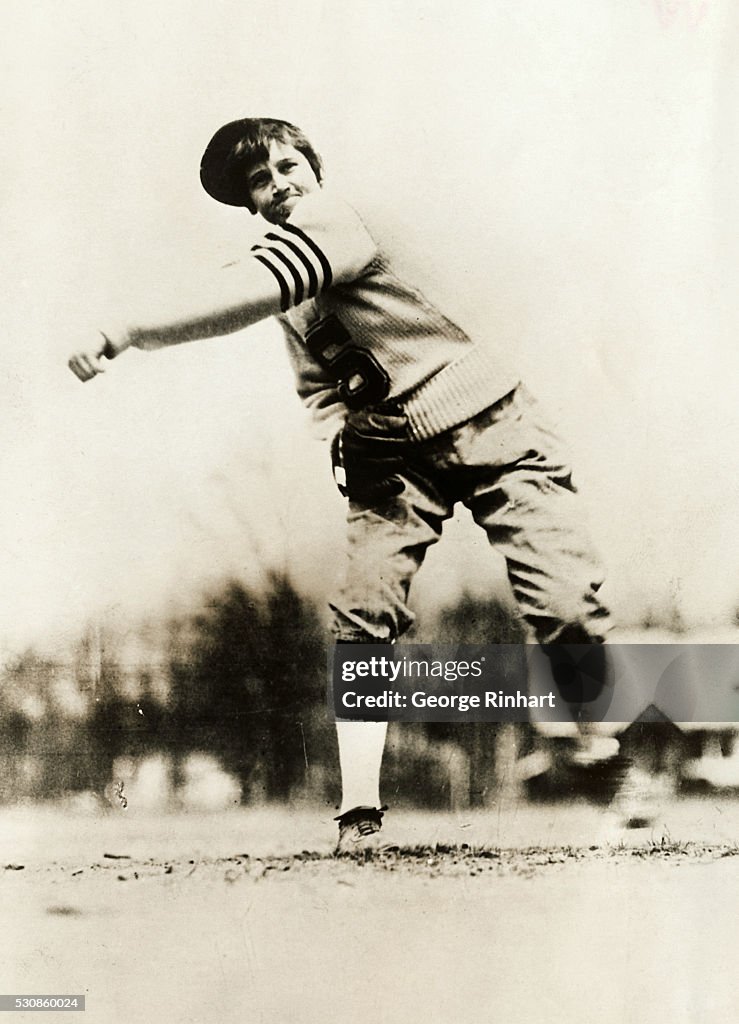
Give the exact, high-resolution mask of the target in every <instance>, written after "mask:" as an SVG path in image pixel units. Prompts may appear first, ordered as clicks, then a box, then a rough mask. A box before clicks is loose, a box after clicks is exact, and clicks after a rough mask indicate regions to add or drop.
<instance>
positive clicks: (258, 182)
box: [249, 174, 269, 188]
mask: <svg viewBox="0 0 739 1024" xmlns="http://www.w3.org/2000/svg"><path fill="white" fill-rule="evenodd" d="M268 180H269V179H268V178H267V175H266V174H255V175H254V176H253V177H252V178H249V188H264V186H265V185H266V184H267V183H268Z"/></svg>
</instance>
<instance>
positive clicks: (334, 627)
mask: <svg viewBox="0 0 739 1024" xmlns="http://www.w3.org/2000/svg"><path fill="white" fill-rule="evenodd" d="M330 608H331V611H332V621H331V632H332V634H333V636H334V638H335V640H336V641H337V643H350V644H391V643H394V642H395V641H396V640H397V639H398V638H399V637H401V636H402V635H403V634H404V633H405V632H406V631H407V630H408V629H410V627H411V626H412V625H413V622H414V618H415V616H414V615H413V613H412V612H411V611H410V609H409V608H408V607H407V606H406V605H405V603H403V602H402V601H399V600H398V599H397V597H396V596H395V595H393V594H392V593H390V592H384V593H378V594H377V595H376V596H375V598H374V599H372V598H371V597H370V596H369V595H364V597H363V600H361V601H352V600H350V599H349V598H348V597H347V596H345V597H343V598H340V599H338V600H337V601H336V602H335V603H332V604H331V605H330Z"/></svg>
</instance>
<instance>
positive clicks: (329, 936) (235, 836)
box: [0, 800, 739, 1024]
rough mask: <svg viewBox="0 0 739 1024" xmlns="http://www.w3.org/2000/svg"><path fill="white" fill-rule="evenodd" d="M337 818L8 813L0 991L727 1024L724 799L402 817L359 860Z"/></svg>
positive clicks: (275, 1013)
mask: <svg viewBox="0 0 739 1024" xmlns="http://www.w3.org/2000/svg"><path fill="white" fill-rule="evenodd" d="M332 813H333V811H332V810H330V809H328V810H326V811H325V812H323V813H321V812H319V813H316V812H314V811H310V810H307V809H295V810H293V811H288V810H279V811H276V810H268V809H262V810H251V811H250V810H243V809H240V810H237V811H233V812H231V813H228V814H214V815H160V816H152V815H144V814H140V815H139V814H136V813H135V809H133V810H129V811H127V812H125V813H124V812H112V811H111V812H108V813H105V814H103V813H100V812H96V813H93V812H92V811H90V810H87V809H86V810H81V809H80V808H74V807H69V808H66V809H62V808H44V809H41V810H39V809H34V810H30V809H13V810H4V811H3V812H2V814H0V835H1V836H2V854H1V855H0V857H1V858H2V861H1V863H0V885H1V886H2V898H1V900H0V905H1V906H2V929H0V964H1V965H2V966H0V972H1V973H2V977H3V981H2V985H0V991H2V992H3V993H8V994H33V993H38V994H73V993H76V994H85V996H86V999H87V1009H86V1012H85V1014H84V1016H83V1017H82V1019H83V1020H84V1021H86V1022H87V1024H93V1022H95V1024H119V1022H120V1024H135V1022H146V1024H185V1022H188V1024H189V1022H193V1024H195V1022H197V1024H211V1022H212V1024H230V1022H237V1021H238V1022H240V1024H251V1022H260V1024H261V1022H269V1024H292V1022H295V1024H298V1022H300V1024H318V1022H333V1021H337V1022H339V1021H342V1022H343V1021H352V1022H353V1024H365V1022H370V1021H372V1022H396V1021H397V1022H403V1024H415V1022H416V1021H418V1022H423V1024H467V1022H469V1024H472V1022H475V1024H478V1022H497V1021H501V1022H506V1024H529V1022H531V1024H534V1022H535V1024H545V1022H546V1024H548V1022H559V1021H567V1022H568V1024H578V1022H588V1024H593V1022H603V1024H605V1022H611V1021H613V1022H619V1024H631V1022H639V1024H641V1022H651V1021H660V1022H663V1021H667V1022H670V1024H682V1022H686V1024H687V1022H690V1024H695V1022H703V1021H705V1022H710V1024H724V1022H726V1024H729V1022H733V1021H735V1020H737V1019H738V1017H739V982H737V972H736V954H737V950H738V949H739V941H738V940H739V930H738V928H737V917H738V916H739V915H737V906H738V905H739V901H738V900H737V897H738V896H739V803H738V802H736V801H726V800H723V801H720V800H709V801H703V802H698V801H681V802H677V803H675V804H674V805H672V806H671V807H670V808H668V809H667V810H666V811H663V813H661V814H660V816H659V818H658V820H657V821H656V822H655V825H654V826H653V827H652V828H651V829H640V830H636V831H631V832H624V831H622V830H621V829H620V828H619V825H618V821H617V820H616V818H615V816H614V815H613V814H612V813H611V812H609V811H607V810H603V809H598V808H594V807H588V806H585V805H576V806H570V807H533V808H532V807H530V806H528V805H525V804H521V805H514V806H508V807H500V808H498V809H495V810H493V811H488V812H485V813H483V812H474V813H468V814H462V815H444V814H440V815H429V814H420V813H411V812H402V811H398V812H397V814H395V815H393V818H394V822H393V829H392V836H391V838H393V839H394V840H397V841H399V842H400V843H401V844H402V846H403V847H404V849H405V852H403V853H401V854H400V855H395V854H393V855H386V856H384V857H382V858H380V859H376V860H371V861H367V862H366V863H354V862H345V861H335V860H333V859H332V858H331V857H330V848H331V843H332V840H333V828H334V826H333V824H332V822H331V815H332ZM388 825H390V820H388ZM8 1019H9V1020H18V1021H26V1020H36V1021H38V1020H39V1019H40V1020H46V1021H53V1020H59V1019H61V1020H67V1021H68V1020H69V1019H70V1016H69V1014H66V1013H64V1014H62V1013H60V1012H47V1013H46V1014H45V1015H44V1016H41V1017H40V1018H39V1016H38V1014H37V1013H33V1014H32V1013H28V1012H27V1013H18V1012H13V1013H11V1014H9V1017H8ZM71 1019H74V1018H71Z"/></svg>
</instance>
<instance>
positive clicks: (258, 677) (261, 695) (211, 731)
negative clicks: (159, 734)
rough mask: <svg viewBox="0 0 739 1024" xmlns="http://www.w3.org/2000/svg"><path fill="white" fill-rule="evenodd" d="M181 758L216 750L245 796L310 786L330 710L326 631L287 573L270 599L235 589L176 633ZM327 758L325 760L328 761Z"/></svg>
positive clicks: (280, 795) (175, 716)
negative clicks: (314, 751)
mask: <svg viewBox="0 0 739 1024" xmlns="http://www.w3.org/2000/svg"><path fill="white" fill-rule="evenodd" d="M170 642H171V648H172V653H171V716H170V718H169V742H170V746H171V748H172V749H173V750H178V749H179V750H183V749H184V750H207V751H211V752H213V753H215V754H217V755H218V756H220V758H221V759H222V762H223V764H224V767H225V768H226V769H227V770H228V771H231V772H233V773H234V774H235V775H236V776H237V777H238V778H239V780H240V782H241V784H242V788H243V790H244V792H245V793H247V794H248V793H250V794H251V795H252V796H257V795H262V796H264V797H265V798H266V799H285V798H287V797H288V796H289V795H290V794H291V792H293V791H294V790H296V789H297V788H298V787H299V786H301V784H302V783H304V781H305V771H306V766H307V762H308V758H309V752H308V744H309V743H310V746H311V747H312V746H313V745H314V742H315V743H316V745H318V742H317V740H316V735H315V733H316V728H318V730H319V731H320V729H321V727H320V725H318V723H319V722H320V721H321V719H325V718H327V716H326V715H325V713H324V714H323V715H317V714H316V711H317V709H321V710H323V708H324V706H325V684H326V662H325V658H326V644H325V631H324V627H323V624H322V622H321V619H320V616H319V614H318V611H317V608H316V606H315V605H314V604H313V603H312V602H311V601H309V600H308V599H307V598H305V597H304V596H303V595H301V594H300V593H299V592H298V591H297V589H296V588H295V586H294V584H293V583H292V581H291V580H290V579H289V578H288V577H287V576H286V575H285V574H282V573H273V574H271V575H270V576H269V578H268V580H267V584H266V586H265V587H264V588H263V590H260V592H256V591H252V590H249V589H247V588H246V587H245V586H244V585H243V584H242V583H239V582H236V581H231V582H230V583H228V584H227V585H226V587H225V588H224V589H223V590H222V591H221V592H220V593H219V594H217V595H216V596H215V597H214V598H213V599H212V600H211V601H210V602H209V604H208V607H207V610H206V611H204V612H203V613H201V614H200V615H198V616H196V617H195V618H193V619H192V620H191V621H190V622H189V623H188V624H186V625H183V624H182V623H179V624H173V626H172V629H171V635H170ZM321 753H322V751H321Z"/></svg>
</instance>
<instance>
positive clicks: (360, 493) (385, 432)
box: [332, 410, 409, 507]
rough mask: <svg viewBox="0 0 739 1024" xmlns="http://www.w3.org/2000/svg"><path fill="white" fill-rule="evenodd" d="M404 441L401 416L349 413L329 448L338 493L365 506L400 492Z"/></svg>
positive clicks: (407, 441) (403, 423) (403, 417)
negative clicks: (399, 474)
mask: <svg viewBox="0 0 739 1024" xmlns="http://www.w3.org/2000/svg"><path fill="white" fill-rule="evenodd" d="M408 444H409V440H408V423H407V420H406V418H405V416H403V415H401V414H395V413H384V412H382V413H380V412H377V411H368V410H364V411H360V412H350V413H349V415H348V416H347V420H346V424H345V426H344V429H343V430H342V431H341V433H340V434H338V435H337V437H336V439H335V441H334V444H333V449H332V455H333V462H334V478H335V479H336V483H337V486H338V488H339V490H340V491H341V493H342V494H343V495H344V496H345V497H348V498H349V499H350V500H351V501H356V502H359V503H360V504H362V505H366V506H368V507H372V506H374V505H379V504H380V503H382V502H383V501H387V500H388V499H389V498H393V497H395V496H396V495H398V494H400V493H401V492H402V491H403V490H404V489H405V484H404V483H403V481H402V480H401V478H400V477H399V476H398V472H399V471H400V470H401V469H402V468H403V464H404V457H403V456H404V454H405V451H406V449H407V447H408Z"/></svg>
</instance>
